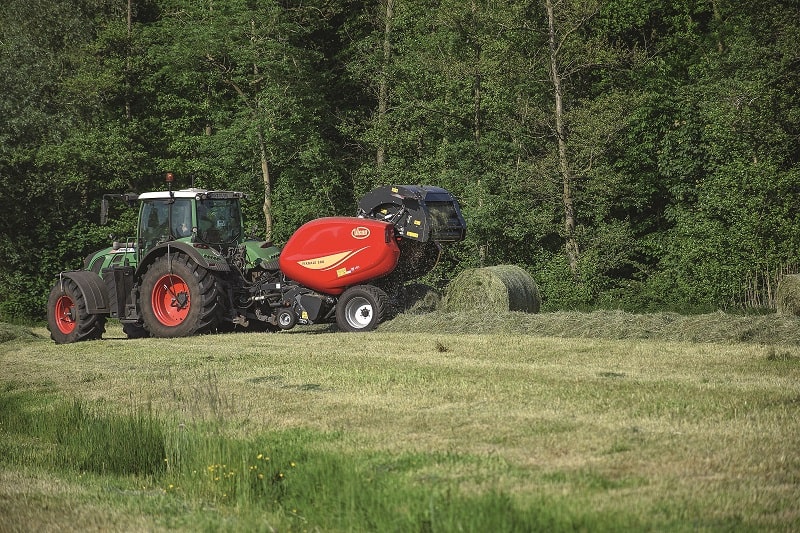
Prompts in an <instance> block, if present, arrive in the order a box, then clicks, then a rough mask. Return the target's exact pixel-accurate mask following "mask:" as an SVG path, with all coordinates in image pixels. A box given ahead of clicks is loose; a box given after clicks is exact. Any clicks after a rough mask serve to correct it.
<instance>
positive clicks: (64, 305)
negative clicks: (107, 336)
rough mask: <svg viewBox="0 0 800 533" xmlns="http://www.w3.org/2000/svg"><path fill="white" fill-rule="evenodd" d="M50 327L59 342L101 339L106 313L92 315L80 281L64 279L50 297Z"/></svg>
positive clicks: (48, 324) (51, 292) (48, 308)
mask: <svg viewBox="0 0 800 533" xmlns="http://www.w3.org/2000/svg"><path fill="white" fill-rule="evenodd" d="M47 329H49V330H50V338H51V339H53V340H54V341H55V342H56V344H67V343H70V342H78V341H88V340H94V339H99V338H100V337H102V336H103V332H104V331H105V330H106V316H105V315H92V314H89V312H88V311H87V309H86V300H85V299H84V298H83V293H82V292H81V290H80V288H79V287H78V284H77V283H75V281H73V280H72V279H70V278H61V279H59V280H58V281H56V283H55V285H53V288H52V290H51V291H50V297H49V298H48V299H47Z"/></svg>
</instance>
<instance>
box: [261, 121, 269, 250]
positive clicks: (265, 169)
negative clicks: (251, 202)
mask: <svg viewBox="0 0 800 533" xmlns="http://www.w3.org/2000/svg"><path fill="white" fill-rule="evenodd" d="M258 151H259V155H260V158H261V178H262V179H263V180H264V205H263V206H262V209H263V211H264V240H266V241H272V181H271V179H270V176H269V158H268V157H267V143H266V141H265V140H264V133H263V132H262V131H261V129H260V128H259V130H258Z"/></svg>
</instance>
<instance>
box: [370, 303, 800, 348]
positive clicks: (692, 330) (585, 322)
mask: <svg viewBox="0 0 800 533" xmlns="http://www.w3.org/2000/svg"><path fill="white" fill-rule="evenodd" d="M799 326H800V320H798V319H797V318H796V317H789V316H781V315H775V314H770V315H755V316H754V315H731V314H727V313H723V312H717V313H708V314H703V315H680V314H677V313H648V314H634V313H626V312H624V311H592V312H588V313H587V312H576V311H557V312H551V313H539V314H535V315H533V314H529V313H520V312H503V313H499V312H498V313H485V312H482V311H469V312H466V311H462V312H442V311H439V312H435V313H429V314H417V315H408V314H400V315H398V316H397V317H396V318H395V319H394V320H391V321H389V322H386V323H384V324H381V326H380V327H379V331H412V330H413V331H419V332H430V333H436V332H439V333H443V334H466V333H475V334H483V333H486V334H491V333H503V334H510V335H536V336H542V337H564V338H569V337H580V338H598V339H612V340H618V339H620V340H621V339H648V340H660V341H671V342H700V343H706V342H708V343H723V344H730V343H740V342H744V343H752V344H765V345H771V344H778V345H787V346H800V327H799Z"/></svg>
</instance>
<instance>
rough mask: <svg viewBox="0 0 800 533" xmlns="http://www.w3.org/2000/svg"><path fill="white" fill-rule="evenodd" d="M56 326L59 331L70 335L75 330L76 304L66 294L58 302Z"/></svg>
mask: <svg viewBox="0 0 800 533" xmlns="http://www.w3.org/2000/svg"><path fill="white" fill-rule="evenodd" d="M55 315H56V326H57V327H58V331H60V332H61V333H63V334H64V335H69V334H70V333H72V332H73V331H74V330H75V325H76V324H75V302H73V301H72V298H70V297H69V296H67V295H66V294H65V295H63V296H61V297H59V298H58V300H56V310H55Z"/></svg>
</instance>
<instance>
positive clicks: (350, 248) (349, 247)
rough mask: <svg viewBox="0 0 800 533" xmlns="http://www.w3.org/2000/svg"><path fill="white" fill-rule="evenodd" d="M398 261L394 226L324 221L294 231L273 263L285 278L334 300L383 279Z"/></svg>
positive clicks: (369, 221)
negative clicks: (347, 290)
mask: <svg viewBox="0 0 800 533" xmlns="http://www.w3.org/2000/svg"><path fill="white" fill-rule="evenodd" d="M399 258H400V248H398V246H397V242H395V238H394V227H393V226H392V225H391V224H389V223H388V222H382V221H379V220H372V219H368V218H353V217H328V218H319V219H316V220H312V221H311V222H307V223H306V224H304V225H302V226H301V227H300V228H299V229H298V230H297V231H296V232H294V235H292V236H291V238H290V239H289V242H287V243H286V246H284V247H283V250H282V251H281V256H280V259H279V264H280V267H281V270H282V271H283V273H284V274H286V276H287V277H288V278H290V279H292V280H294V281H296V282H298V283H300V284H302V285H305V286H306V287H309V288H311V289H314V290H316V291H319V292H322V293H325V294H331V295H339V294H341V293H342V292H344V290H345V289H346V288H347V287H350V286H352V285H357V284H359V283H364V282H366V281H369V280H371V279H375V278H380V277H381V276H385V275H386V274H389V273H390V272H392V271H393V270H394V269H395V267H396V266H397V261H398V259H399Z"/></svg>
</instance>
